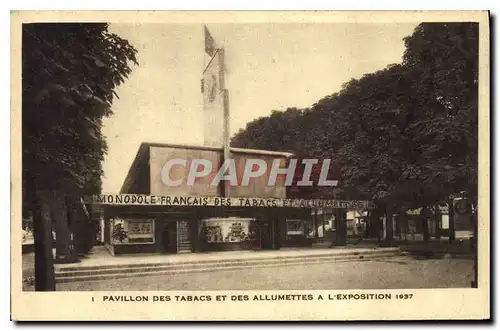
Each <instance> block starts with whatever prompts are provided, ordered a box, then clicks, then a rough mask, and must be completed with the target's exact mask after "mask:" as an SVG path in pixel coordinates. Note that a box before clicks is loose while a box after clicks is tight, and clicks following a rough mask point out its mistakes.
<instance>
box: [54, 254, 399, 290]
mask: <svg viewBox="0 0 500 331" xmlns="http://www.w3.org/2000/svg"><path fill="white" fill-rule="evenodd" d="M397 255H398V254H394V253H383V254H377V255H370V256H367V257H364V256H363V261H370V260H377V259H382V258H387V257H395V256H397ZM360 259H361V258H360V256H334V257H330V258H327V259H304V260H279V261H277V260H274V261H261V262H260V263H253V262H252V263H250V262H247V263H216V264H215V265H180V266H176V267H172V266H163V267H157V268H154V267H153V268H149V269H148V268H146V269H135V270H128V271H127V272H120V273H117V271H119V270H116V269H104V270H99V272H95V271H93V272H92V271H84V272H77V273H71V274H69V273H68V274H61V273H57V274H56V281H57V282H58V283H63V282H76V281H92V280H104V279H116V278H129V277H143V276H155V275H173V274H182V273H190V272H213V271H224V270H236V269H248V268H270V267H282V266H293V265H308V264H318V263H329V262H331V263H333V262H335V263H338V262H353V261H359V260H360Z"/></svg>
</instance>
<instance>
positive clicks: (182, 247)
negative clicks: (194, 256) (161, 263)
mask: <svg viewBox="0 0 500 331" xmlns="http://www.w3.org/2000/svg"><path fill="white" fill-rule="evenodd" d="M192 249H193V244H192V243H191V242H190V241H184V242H181V243H179V249H178V250H177V253H191V252H192V251H193V250H192Z"/></svg>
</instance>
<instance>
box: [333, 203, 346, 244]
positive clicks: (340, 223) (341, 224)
mask: <svg viewBox="0 0 500 331" xmlns="http://www.w3.org/2000/svg"><path fill="white" fill-rule="evenodd" d="M346 221H347V214H346V210H345V209H335V236H336V245H337V246H346V245H347V224H346Z"/></svg>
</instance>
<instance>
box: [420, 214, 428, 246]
mask: <svg viewBox="0 0 500 331" xmlns="http://www.w3.org/2000/svg"><path fill="white" fill-rule="evenodd" d="M421 220H422V234H423V236H424V242H429V221H428V218H427V217H422V218H421Z"/></svg>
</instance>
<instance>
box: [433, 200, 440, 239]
mask: <svg viewBox="0 0 500 331" xmlns="http://www.w3.org/2000/svg"><path fill="white" fill-rule="evenodd" d="M434 221H435V224H434V225H435V228H434V231H435V234H434V235H435V238H436V239H441V226H440V224H441V211H440V210H439V206H436V212H435V213H434Z"/></svg>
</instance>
